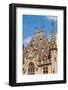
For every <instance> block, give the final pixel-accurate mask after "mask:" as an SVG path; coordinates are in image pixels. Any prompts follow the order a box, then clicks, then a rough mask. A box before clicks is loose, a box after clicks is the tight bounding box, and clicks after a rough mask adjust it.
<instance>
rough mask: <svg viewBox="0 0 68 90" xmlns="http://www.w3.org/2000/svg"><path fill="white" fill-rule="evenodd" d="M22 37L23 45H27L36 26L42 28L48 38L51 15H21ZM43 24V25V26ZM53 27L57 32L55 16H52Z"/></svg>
mask: <svg viewBox="0 0 68 90" xmlns="http://www.w3.org/2000/svg"><path fill="white" fill-rule="evenodd" d="M22 24H23V28H22V29H23V38H24V45H25V46H27V45H28V43H29V42H30V40H31V38H32V37H33V35H34V34H35V32H36V27H37V28H43V30H44V33H45V35H46V36H47V37H48V38H49V37H50V35H51V29H52V17H51V16H38V15H23V16H22ZM43 26H44V27H43ZM54 28H55V32H56V33H57V17H56V16H54Z"/></svg>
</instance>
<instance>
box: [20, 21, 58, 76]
mask: <svg viewBox="0 0 68 90" xmlns="http://www.w3.org/2000/svg"><path fill="white" fill-rule="evenodd" d="M22 72H23V74H24V75H31V74H32V75H33V74H51V73H57V41H56V34H55V29H54V19H52V29H51V38H50V40H48V38H47V37H46V36H45V35H44V31H43V29H42V28H38V30H37V31H36V34H35V35H34V37H33V38H32V40H31V41H30V43H29V44H28V46H27V47H24V46H23V65H22Z"/></svg>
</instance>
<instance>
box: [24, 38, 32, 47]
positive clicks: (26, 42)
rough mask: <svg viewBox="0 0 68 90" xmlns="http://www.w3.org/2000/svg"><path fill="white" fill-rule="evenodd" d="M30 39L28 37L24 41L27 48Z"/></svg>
mask: <svg viewBox="0 0 68 90" xmlns="http://www.w3.org/2000/svg"><path fill="white" fill-rule="evenodd" d="M31 39H32V37H28V38H26V39H25V40H24V46H27V45H28V44H29V42H30V41H31Z"/></svg>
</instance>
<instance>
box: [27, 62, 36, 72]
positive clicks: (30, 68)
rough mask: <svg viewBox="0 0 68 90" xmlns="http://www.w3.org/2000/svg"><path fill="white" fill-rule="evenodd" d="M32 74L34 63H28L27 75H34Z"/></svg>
mask: <svg viewBox="0 0 68 90" xmlns="http://www.w3.org/2000/svg"><path fill="white" fill-rule="evenodd" d="M34 73H35V67H34V63H33V62H30V63H29V65H28V74H34Z"/></svg>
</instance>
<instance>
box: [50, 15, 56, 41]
mask: <svg viewBox="0 0 68 90" xmlns="http://www.w3.org/2000/svg"><path fill="white" fill-rule="evenodd" d="M55 40H56V36H55V29H54V17H52V30H51V42H54V41H55Z"/></svg>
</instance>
